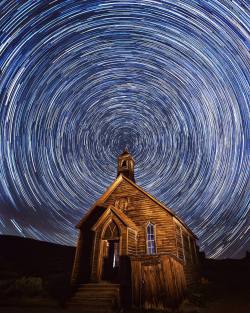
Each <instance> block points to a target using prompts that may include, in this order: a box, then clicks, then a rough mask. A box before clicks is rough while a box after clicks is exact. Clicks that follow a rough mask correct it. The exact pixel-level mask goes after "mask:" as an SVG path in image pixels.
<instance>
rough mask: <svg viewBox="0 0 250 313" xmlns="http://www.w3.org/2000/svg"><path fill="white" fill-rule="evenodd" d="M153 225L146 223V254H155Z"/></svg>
mask: <svg viewBox="0 0 250 313" xmlns="http://www.w3.org/2000/svg"><path fill="white" fill-rule="evenodd" d="M154 228H155V226H154V224H152V223H148V225H147V252H148V254H155V253H156V247H155V229H154Z"/></svg>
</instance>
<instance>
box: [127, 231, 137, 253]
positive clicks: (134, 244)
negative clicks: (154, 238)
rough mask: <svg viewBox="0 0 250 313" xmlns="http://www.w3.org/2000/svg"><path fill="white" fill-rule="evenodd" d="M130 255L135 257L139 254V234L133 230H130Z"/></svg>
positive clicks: (128, 240)
mask: <svg viewBox="0 0 250 313" xmlns="http://www.w3.org/2000/svg"><path fill="white" fill-rule="evenodd" d="M127 243H128V255H131V254H132V255H133V254H134V255H135V254H136V252H137V233H136V232H135V231H134V230H133V229H131V228H128V239H127Z"/></svg>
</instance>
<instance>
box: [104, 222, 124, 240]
mask: <svg viewBox="0 0 250 313" xmlns="http://www.w3.org/2000/svg"><path fill="white" fill-rule="evenodd" d="M119 236H120V232H119V228H118V227H117V225H116V224H115V222H114V221H111V223H110V224H109V225H108V227H107V229H106V231H105V234H104V236H103V239H105V240H114V239H118V238H119Z"/></svg>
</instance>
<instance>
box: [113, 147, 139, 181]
mask: <svg viewBox="0 0 250 313" xmlns="http://www.w3.org/2000/svg"><path fill="white" fill-rule="evenodd" d="M134 167H135V161H134V159H133V157H132V155H131V154H130V153H129V152H128V149H127V148H125V150H124V151H123V153H122V154H120V155H119V156H118V166H117V176H118V175H119V174H122V175H124V176H126V177H127V178H129V179H130V180H132V181H133V182H135V177H134Z"/></svg>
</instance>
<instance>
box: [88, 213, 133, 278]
mask: <svg viewBox="0 0 250 313" xmlns="http://www.w3.org/2000/svg"><path fill="white" fill-rule="evenodd" d="M112 220H113V221H114V222H115V223H116V225H117V226H118V227H119V231H120V255H127V227H126V226H124V225H123V224H122V223H121V221H120V220H119V219H118V218H117V217H116V216H115V215H114V214H112V213H110V214H109V215H108V216H107V217H106V219H105V220H104V221H103V222H102V223H101V224H100V225H99V226H98V228H97V230H96V231H95V240H94V247H93V255H92V273H91V280H92V281H99V280H101V276H102V261H103V255H102V252H103V239H102V237H103V234H104V232H105V230H106V227H107V226H108V225H109V223H110V222H111V221H112Z"/></svg>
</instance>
